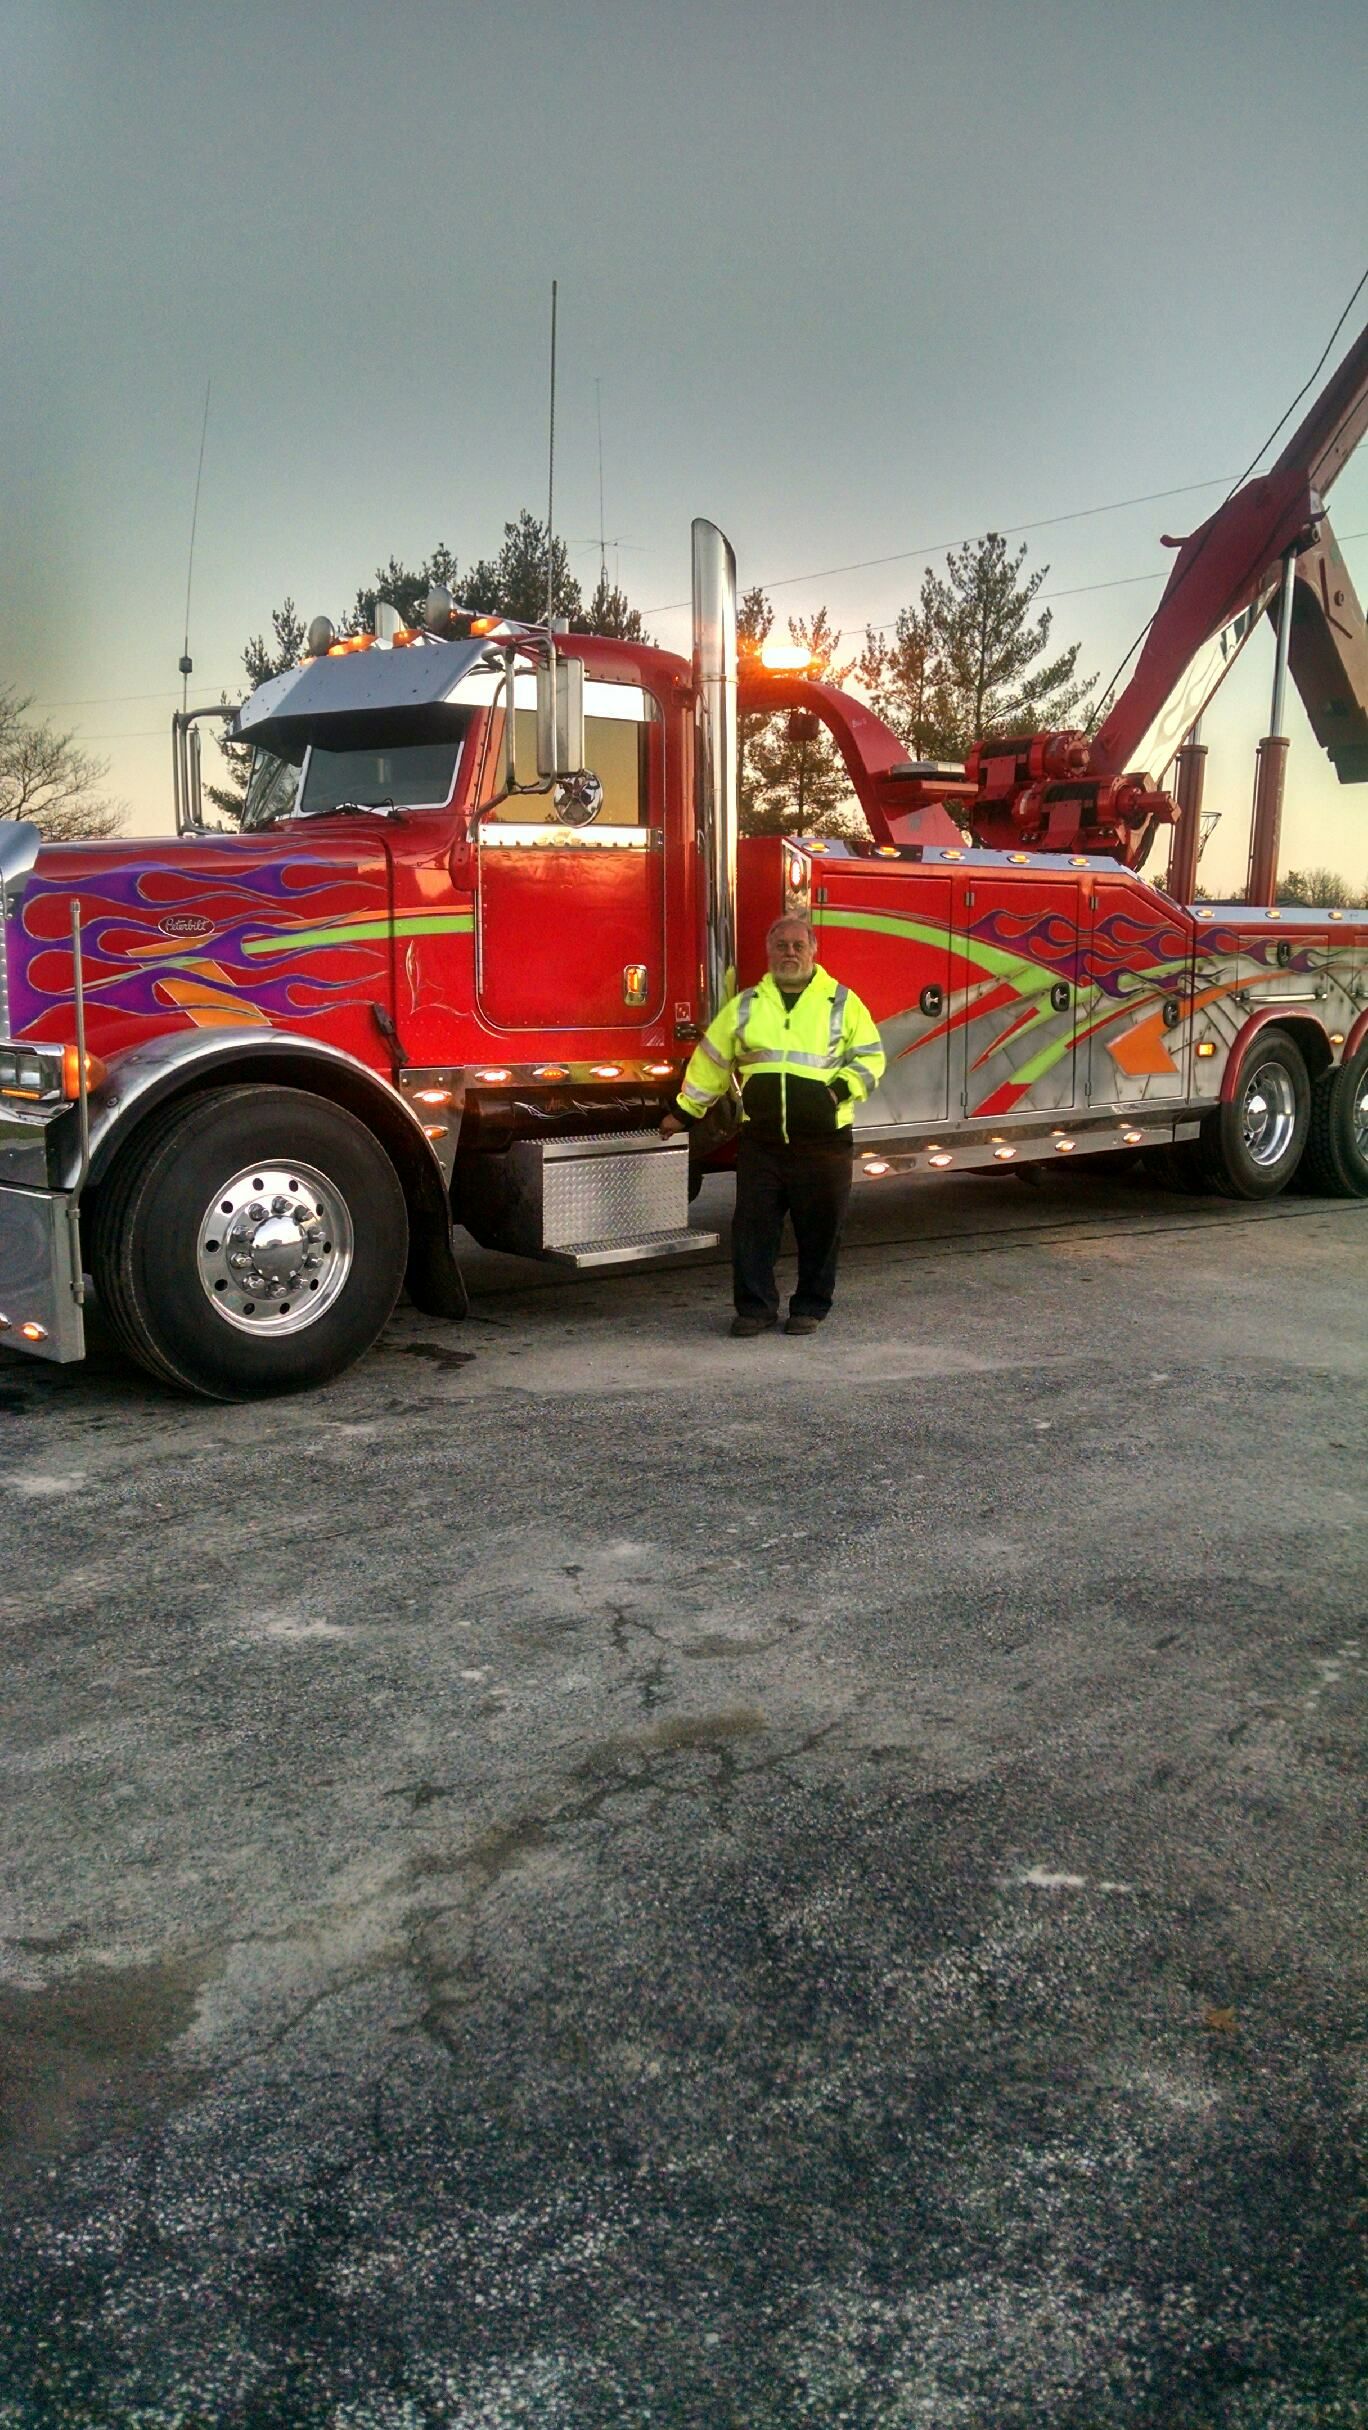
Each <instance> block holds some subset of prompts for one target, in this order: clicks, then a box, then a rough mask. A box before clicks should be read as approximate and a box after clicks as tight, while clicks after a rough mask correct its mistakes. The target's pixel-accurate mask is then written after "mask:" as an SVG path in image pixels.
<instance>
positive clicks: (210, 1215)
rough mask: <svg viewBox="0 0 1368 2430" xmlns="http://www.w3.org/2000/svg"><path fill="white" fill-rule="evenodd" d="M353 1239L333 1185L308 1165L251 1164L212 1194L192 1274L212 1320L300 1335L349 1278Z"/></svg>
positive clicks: (252, 1329)
mask: <svg viewBox="0 0 1368 2430" xmlns="http://www.w3.org/2000/svg"><path fill="white" fill-rule="evenodd" d="M355 1248H356V1243H355V1237H354V1235H353V1232H352V1221H351V1214H350V1211H349V1209H348V1207H347V1202H346V1200H345V1198H344V1197H343V1196H342V1193H341V1191H340V1190H339V1189H338V1187H337V1184H336V1182H335V1181H329V1179H328V1177H327V1174H326V1173H320V1172H319V1171H318V1170H317V1167H316V1166H314V1165H311V1164H249V1165H244V1167H243V1169H242V1171H241V1172H240V1173H234V1175H233V1176H232V1179H231V1180H229V1181H225V1182H224V1183H223V1184H222V1186H221V1187H220V1188H219V1189H217V1190H215V1192H214V1195H213V1198H212V1199H211V1201H210V1203H209V1205H208V1206H207V1207H206V1209H205V1212H204V1219H203V1221H202V1223H201V1224H200V1227H199V1233H198V1237H197V1239H196V1242H195V1270H196V1272H197V1274H198V1275H199V1279H200V1285H201V1288H202V1290H203V1292H204V1296H205V1298H206V1299H207V1300H208V1302H209V1304H210V1306H211V1307H212V1308H213V1310H214V1313H215V1315H217V1316H219V1317H221V1318H222V1320H223V1322H224V1324H225V1325H232V1326H233V1327H234V1328H235V1329H236V1330H237V1331H238V1332H239V1333H272V1334H277V1333H302V1332H303V1331H304V1329H305V1327H306V1326H308V1325H316V1324H317V1323H318V1320H319V1318H320V1317H321V1316H322V1315H323V1314H324V1313H325V1311H326V1310H327V1309H329V1308H330V1307H331V1306H332V1304H333V1302H334V1300H335V1299H336V1298H337V1296H338V1293H339V1292H340V1291H341V1290H342V1288H343V1286H344V1284H345V1283H346V1279H347V1276H348V1274H349V1273H350V1272H351V1264H352V1258H353V1256H354V1254H355Z"/></svg>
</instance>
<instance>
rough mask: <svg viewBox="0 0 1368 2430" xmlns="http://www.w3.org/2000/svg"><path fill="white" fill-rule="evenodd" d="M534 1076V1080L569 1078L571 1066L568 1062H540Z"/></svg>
mask: <svg viewBox="0 0 1368 2430" xmlns="http://www.w3.org/2000/svg"><path fill="white" fill-rule="evenodd" d="M532 1077H533V1079H534V1080H568V1079H569V1077H570V1066H569V1064H568V1063H539V1064H538V1065H537V1068H536V1070H535V1071H534V1073H533V1074H532Z"/></svg>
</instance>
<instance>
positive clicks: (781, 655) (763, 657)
mask: <svg viewBox="0 0 1368 2430" xmlns="http://www.w3.org/2000/svg"><path fill="white" fill-rule="evenodd" d="M812 663H813V659H812V652H811V650H810V649H809V648H808V646H807V643H806V642H804V641H767V642H766V643H765V645H764V647H763V649H762V650H761V652H760V664H761V666H762V667H768V668H769V670H770V673H771V674H772V675H781V674H788V675H802V674H805V673H806V672H807V669H808V668H809V667H810V666H811V665H812Z"/></svg>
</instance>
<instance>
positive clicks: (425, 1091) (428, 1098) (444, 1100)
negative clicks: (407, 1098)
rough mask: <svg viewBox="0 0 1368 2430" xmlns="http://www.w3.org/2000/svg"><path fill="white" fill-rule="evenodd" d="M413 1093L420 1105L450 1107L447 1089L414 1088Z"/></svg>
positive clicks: (449, 1095)
mask: <svg viewBox="0 0 1368 2430" xmlns="http://www.w3.org/2000/svg"><path fill="white" fill-rule="evenodd" d="M413 1093H414V1096H415V1097H416V1098H417V1100H418V1103H419V1104H420V1105H450V1103H451V1091H450V1089H449V1088H416V1089H415V1090H414V1092H413Z"/></svg>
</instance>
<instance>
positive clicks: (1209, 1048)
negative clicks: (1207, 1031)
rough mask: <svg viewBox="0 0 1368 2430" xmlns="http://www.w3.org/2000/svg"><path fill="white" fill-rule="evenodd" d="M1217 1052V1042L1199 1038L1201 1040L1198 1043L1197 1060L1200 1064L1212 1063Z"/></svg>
mask: <svg viewBox="0 0 1368 2430" xmlns="http://www.w3.org/2000/svg"><path fill="white" fill-rule="evenodd" d="M1215 1052H1216V1047H1215V1042H1214V1040H1212V1039H1211V1038H1199V1039H1198V1041H1197V1059H1198V1061H1199V1062H1200V1063H1209V1062H1210V1061H1211V1058H1212V1056H1213V1055H1214V1054H1215Z"/></svg>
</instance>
